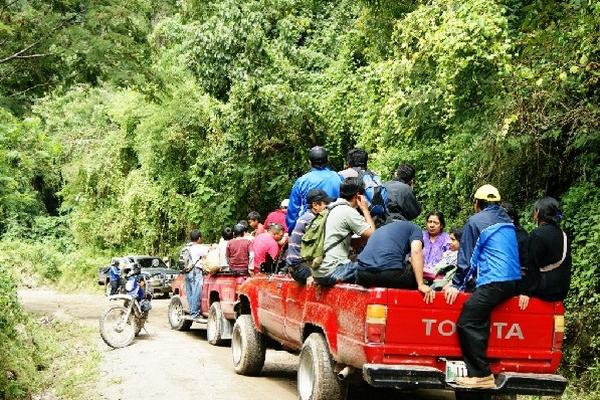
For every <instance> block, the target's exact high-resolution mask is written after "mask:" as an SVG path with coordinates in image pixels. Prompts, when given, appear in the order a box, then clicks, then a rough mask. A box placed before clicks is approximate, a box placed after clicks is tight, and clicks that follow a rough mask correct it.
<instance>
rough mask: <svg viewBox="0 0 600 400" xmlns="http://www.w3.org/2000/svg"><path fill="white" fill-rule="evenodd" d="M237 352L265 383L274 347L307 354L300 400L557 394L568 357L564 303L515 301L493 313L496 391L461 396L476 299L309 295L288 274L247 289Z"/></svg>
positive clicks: (349, 288) (342, 291)
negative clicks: (358, 385)
mask: <svg viewBox="0 0 600 400" xmlns="http://www.w3.org/2000/svg"><path fill="white" fill-rule="evenodd" d="M238 295H239V298H238V302H237V303H236V305H235V311H236V314H237V320H236V322H235V325H234V328H233V337H232V353H233V363H234V368H235V371H236V372H237V373H238V374H242V375H256V374H259V373H260V371H261V370H262V367H263V364H264V361H265V350H266V348H267V347H274V348H279V349H284V350H287V351H290V352H294V353H299V354H300V358H299V365H298V375H297V385H298V392H299V398H300V399H303V400H305V399H311V400H319V399H342V398H344V396H345V392H346V387H347V385H346V384H345V382H346V380H345V378H346V377H348V376H349V375H350V376H353V377H354V379H356V378H361V379H363V380H364V381H366V382H367V383H368V384H369V385H371V386H374V387H385V388H396V389H400V390H413V389H419V388H424V389H446V390H448V389H449V390H455V394H456V398H457V399H466V398H477V399H488V398H493V397H496V396H500V395H502V396H506V395H509V396H512V397H516V394H534V395H553V396H558V395H560V394H562V392H563V391H564V389H565V387H566V384H567V381H566V379H565V378H563V377H562V376H560V375H555V373H556V370H557V368H558V366H559V363H560V360H561V356H562V351H561V347H562V341H563V335H564V308H563V305H562V303H560V302H557V303H547V302H543V301H540V300H534V299H532V300H531V301H530V303H529V306H528V308H527V309H526V310H525V311H521V310H519V307H518V299H517V298H516V297H515V298H513V299H510V300H508V301H506V302H505V303H503V304H501V305H500V306H498V307H497V308H496V309H495V310H494V312H493V314H492V323H491V326H490V330H491V335H490V343H489V348H488V357H489V359H490V361H491V367H492V371H493V372H494V374H496V386H497V388H496V389H493V390H490V389H488V390H474V389H471V390H466V391H461V390H460V389H458V388H456V387H455V386H454V385H453V383H452V381H453V379H452V378H453V377H456V376H463V375H464V374H465V373H466V369H465V367H464V363H463V362H462V360H461V351H460V347H459V344H458V338H457V334H456V321H457V319H458V316H459V313H460V310H461V308H462V305H463V303H464V302H465V300H466V299H467V298H468V296H469V295H468V294H460V295H459V298H458V300H457V301H456V302H455V303H454V304H453V305H448V304H447V303H446V302H445V300H444V296H443V295H442V293H440V294H439V295H438V296H436V298H435V301H434V302H433V303H432V304H425V303H424V302H423V297H422V295H421V294H420V293H419V292H417V291H412V290H400V289H387V288H370V289H367V288H364V287H362V286H359V285H353V284H338V285H336V286H334V287H332V288H323V287H319V286H312V287H306V286H302V285H300V284H298V283H296V282H295V281H293V280H292V279H291V278H290V277H289V276H288V275H270V276H268V275H257V276H254V277H252V278H251V279H249V280H247V281H246V282H245V283H244V284H243V285H241V286H240V287H239V292H238Z"/></svg>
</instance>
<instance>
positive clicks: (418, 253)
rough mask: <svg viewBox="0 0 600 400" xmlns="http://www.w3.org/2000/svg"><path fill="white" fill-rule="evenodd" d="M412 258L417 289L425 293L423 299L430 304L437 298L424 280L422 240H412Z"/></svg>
mask: <svg viewBox="0 0 600 400" xmlns="http://www.w3.org/2000/svg"><path fill="white" fill-rule="evenodd" d="M410 260H411V261H410V263H411V265H412V269H413V272H414V273H415V279H416V281H417V290H419V292H421V293H423V294H424V295H425V297H424V298H423V301H425V303H426V304H429V303H431V302H433V299H435V291H434V290H432V289H431V288H430V287H429V286H427V285H426V284H425V283H424V281H423V265H424V262H423V242H422V241H420V240H413V241H412V242H410Z"/></svg>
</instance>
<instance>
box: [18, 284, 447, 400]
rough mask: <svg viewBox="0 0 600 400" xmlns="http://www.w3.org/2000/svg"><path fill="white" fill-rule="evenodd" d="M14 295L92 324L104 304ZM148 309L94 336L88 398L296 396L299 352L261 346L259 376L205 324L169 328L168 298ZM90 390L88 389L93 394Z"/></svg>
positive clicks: (31, 307) (383, 395)
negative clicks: (119, 339)
mask: <svg viewBox="0 0 600 400" xmlns="http://www.w3.org/2000/svg"><path fill="white" fill-rule="evenodd" d="M19 297H20V299H21V302H22V304H23V306H24V307H25V309H27V310H28V311H32V312H36V313H42V314H47V315H54V316H55V317H57V318H62V319H64V320H67V321H68V320H71V319H75V320H78V321H80V322H81V323H83V324H86V325H88V324H89V325H90V326H94V327H97V326H98V317H99V316H100V314H101V313H102V311H103V310H104V309H105V308H106V306H107V303H108V302H107V301H106V298H105V297H104V296H103V295H102V294H101V293H97V294H61V293H57V292H55V291H52V290H20V291H19ZM152 303H153V309H152V311H151V312H150V318H149V321H148V322H147V324H146V329H147V331H148V332H145V331H142V333H141V335H140V336H139V337H138V338H136V339H135V340H134V342H133V343H132V344H131V345H130V346H129V347H126V348H124V349H117V350H113V349H111V348H110V347H108V346H107V345H106V344H104V342H103V341H102V340H101V339H100V335H99V334H98V350H99V351H100V353H101V354H102V362H101V365H100V376H99V378H98V383H97V385H96V390H95V393H91V394H90V397H91V398H96V399H102V400H105V399H110V400H139V399H151V398H164V399H178V400H188V399H189V400H191V399H211V400H226V399H227V400H229V399H240V400H243V399H260V400H269V399H273V400H288V399H289V400H291V399H297V392H296V367H297V363H298V358H297V357H296V356H294V355H291V354H288V353H286V352H281V351H274V350H268V351H267V359H266V362H265V368H264V369H263V372H262V374H261V375H260V376H258V377H245V376H240V375H236V374H235V372H233V368H232V365H231V349H230V348H229V347H228V346H225V347H214V346H211V345H209V344H208V342H207V341H206V333H205V331H204V330H200V329H198V328H194V326H192V329H191V331H189V332H177V331H173V330H171V329H170V327H169V324H168V321H167V307H168V304H169V300H168V299H154V300H153V301H152ZM92 396H93V397H92ZM351 397H352V398H353V399H354V400H357V399H373V398H377V399H381V400H383V399H396V400H401V399H406V400H408V399H411V400H412V399H415V400H418V399H423V400H426V399H428V400H438V399H440V400H441V399H444V400H451V399H453V397H454V396H452V395H451V394H448V393H445V392H419V393H410V394H405V395H401V394H399V393H398V392H391V393H390V392H374V391H373V390H363V389H359V390H353V393H352V395H351Z"/></svg>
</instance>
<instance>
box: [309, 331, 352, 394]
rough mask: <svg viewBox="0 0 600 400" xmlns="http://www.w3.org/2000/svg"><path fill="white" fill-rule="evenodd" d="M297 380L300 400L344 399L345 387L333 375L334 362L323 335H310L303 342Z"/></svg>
mask: <svg viewBox="0 0 600 400" xmlns="http://www.w3.org/2000/svg"><path fill="white" fill-rule="evenodd" d="M297 380H298V397H299V398H300V400H329V399H332V400H341V399H344V398H345V397H346V385H345V384H344V383H343V382H341V381H340V380H339V379H338V378H337V376H336V374H335V370H334V361H333V358H332V357H331V353H330V352H329V347H328V346H327V341H326V340H325V336H323V334H321V333H316V332H315V333H311V334H310V335H309V336H308V338H306V340H305V341H304V344H303V345H302V350H301V351H300V361H299V365H298V378H297Z"/></svg>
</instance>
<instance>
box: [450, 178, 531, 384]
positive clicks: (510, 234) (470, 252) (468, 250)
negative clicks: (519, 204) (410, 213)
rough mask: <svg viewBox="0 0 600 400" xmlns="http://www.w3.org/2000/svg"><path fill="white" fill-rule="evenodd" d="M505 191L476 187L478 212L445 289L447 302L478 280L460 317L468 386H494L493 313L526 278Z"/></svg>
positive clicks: (464, 381)
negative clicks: (489, 349)
mask: <svg viewBox="0 0 600 400" xmlns="http://www.w3.org/2000/svg"><path fill="white" fill-rule="evenodd" d="M499 201H500V193H499V192H498V189H496V188H495V187H493V186H491V185H483V186H482V187H480V188H479V189H477V191H476V192H475V211H476V214H475V215H472V216H471V217H470V218H469V220H468V221H467V223H466V224H465V226H464V230H463V236H462V238H461V241H460V250H459V252H458V261H457V264H458V265H457V271H456V275H454V278H453V279H452V283H451V285H449V287H447V288H446V290H445V297H446V301H447V302H448V304H453V303H454V301H455V300H456V297H457V295H458V292H459V291H465V290H466V289H467V288H468V286H469V285H470V284H471V281H472V279H475V290H474V291H473V294H472V295H471V297H469V299H468V300H467V301H466V302H465V304H464V306H463V309H462V312H461V314H460V317H459V318H458V324H457V333H458V339H459V342H460V348H461V350H462V353H463V358H464V361H465V364H466V365H467V371H468V375H469V376H468V377H465V378H457V379H456V384H457V385H458V386H462V387H469V388H494V387H495V386H496V384H495V380H494V375H493V374H492V372H491V370H490V366H489V363H488V361H487V359H486V352H487V347H488V341H489V337H490V315H491V313H492V310H493V309H494V307H496V306H497V305H498V304H500V303H502V302H503V301H505V300H506V299H508V298H510V297H512V296H514V295H516V293H517V282H518V281H519V279H521V265H520V263H519V249H518V246H517V236H516V233H515V226H514V225H513V223H512V220H511V219H510V217H509V216H508V215H507V214H506V211H504V209H503V208H501V207H500V205H499Z"/></svg>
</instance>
